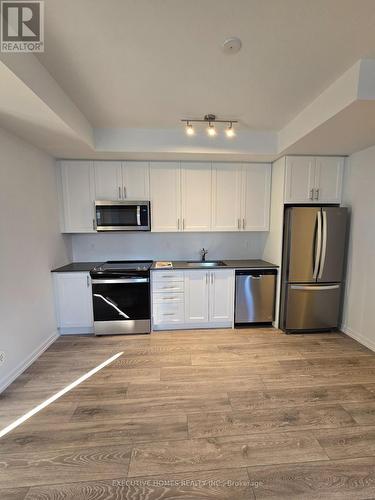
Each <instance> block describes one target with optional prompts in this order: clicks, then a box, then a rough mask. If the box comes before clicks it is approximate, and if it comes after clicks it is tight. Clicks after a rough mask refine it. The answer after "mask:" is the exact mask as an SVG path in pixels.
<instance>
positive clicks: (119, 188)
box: [118, 186, 121, 200]
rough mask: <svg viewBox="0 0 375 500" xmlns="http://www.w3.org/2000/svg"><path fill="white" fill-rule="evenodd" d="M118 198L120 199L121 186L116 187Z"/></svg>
mask: <svg viewBox="0 0 375 500" xmlns="http://www.w3.org/2000/svg"><path fill="white" fill-rule="evenodd" d="M118 199H119V200H121V187H120V186H119V187H118Z"/></svg>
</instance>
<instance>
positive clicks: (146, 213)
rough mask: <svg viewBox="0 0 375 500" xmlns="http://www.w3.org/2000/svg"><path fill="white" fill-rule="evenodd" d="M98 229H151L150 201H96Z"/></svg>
mask: <svg viewBox="0 0 375 500" xmlns="http://www.w3.org/2000/svg"><path fill="white" fill-rule="evenodd" d="M95 221H96V230H97V231H150V229H151V223H150V202H149V201H126V200H125V201H95Z"/></svg>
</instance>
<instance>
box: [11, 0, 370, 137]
mask: <svg viewBox="0 0 375 500" xmlns="http://www.w3.org/2000/svg"><path fill="white" fill-rule="evenodd" d="M45 8H46V19H45V30H46V40H45V49H46V51H45V53H44V54H40V55H39V56H38V57H39V59H40V61H41V62H42V63H43V65H44V66H45V67H46V68H47V69H48V71H49V72H50V73H51V75H52V76H53V77H54V78H55V80H56V81H57V82H58V84H59V85H60V86H61V87H62V88H63V90H64V91H65V92H66V93H67V94H68V96H69V97H70V98H71V99H72V100H73V101H74V102H75V104H76V105H77V106H78V108H79V109H80V110H81V111H82V112H83V114H84V115H85V116H86V118H87V119H88V120H89V122H90V123H91V124H92V125H93V127H96V128H100V127H101V128H106V127H113V128H118V127H121V128H127V127H132V128H138V127H139V128H147V127H149V128H152V127H159V128H162V127H176V126H179V120H180V118H182V117H185V116H186V117H201V116H202V115H203V114H205V113H207V112H211V113H216V114H217V115H218V116H219V117H223V118H228V117H234V118H238V119H239V120H240V121H241V124H242V126H243V127H248V128H249V129H250V130H279V129H280V128H282V127H283V126H285V124H287V123H288V122H289V121H290V120H291V119H292V118H294V117H295V115H297V114H298V113H299V112H300V111H301V110H302V109H303V108H304V107H305V106H306V105H307V104H309V103H310V102H311V101H312V100H313V99H315V98H316V97H317V96H318V95H319V94H320V93H321V92H322V91H323V90H324V89H325V88H327V86H328V85H330V84H331V83H332V82H333V81H335V80H336V79H337V78H338V77H339V76H340V75H341V74H342V73H344V72H345V71H346V70H347V69H348V68H349V67H350V66H352V65H353V64H354V63H355V61H357V60H358V59H360V58H365V57H369V58H370V57H375V29H374V26H375V1H374V0H63V1H61V0H45ZM233 35H234V36H238V37H240V38H241V40H242V43H243V48H242V50H241V51H240V52H239V53H238V54H236V55H226V54H224V53H223V52H222V51H221V49H220V46H221V43H222V42H223V41H224V39H225V38H227V37H229V36H233ZM15 57H16V56H15Z"/></svg>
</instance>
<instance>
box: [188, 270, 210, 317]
mask: <svg viewBox="0 0 375 500" xmlns="http://www.w3.org/2000/svg"><path fill="white" fill-rule="evenodd" d="M208 288H209V272H208V271H186V272H185V323H208Z"/></svg>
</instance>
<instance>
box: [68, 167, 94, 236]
mask: <svg viewBox="0 0 375 500" xmlns="http://www.w3.org/2000/svg"><path fill="white" fill-rule="evenodd" d="M60 179H61V207H62V209H61V210H62V214H61V220H62V232H64V233H92V232H94V231H95V213H94V200H95V185H94V172H93V164H92V162H91V161H61V162H60Z"/></svg>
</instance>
